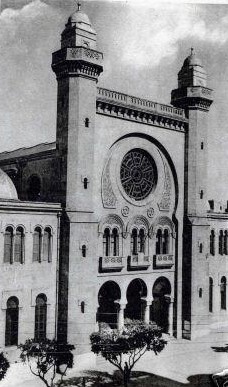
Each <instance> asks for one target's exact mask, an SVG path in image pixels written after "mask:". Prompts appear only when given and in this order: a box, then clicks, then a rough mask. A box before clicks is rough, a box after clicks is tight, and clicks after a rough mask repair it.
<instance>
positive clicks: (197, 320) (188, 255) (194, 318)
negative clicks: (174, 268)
mask: <svg viewBox="0 0 228 387" xmlns="http://www.w3.org/2000/svg"><path fill="white" fill-rule="evenodd" d="M171 101H172V104H173V105H174V106H176V107H180V108H183V109H185V112H186V116H187V118H188V119H189V124H188V129H187V132H186V138H185V187H184V198H185V202H184V209H185V214H184V215H185V216H184V227H183V276H182V280H183V288H182V289H183V295H182V300H183V305H182V318H183V336H184V337H185V338H190V337H191V338H194V337H196V336H197V335H199V331H201V330H203V329H206V325H207V323H208V302H209V295H208V281H209V279H208V276H209V274H208V271H209V263H208V259H207V257H208V240H209V224H208V220H207V209H208V206H207V203H208V202H207V201H208V197H207V183H208V181H207V153H208V128H207V126H208V112H209V108H210V105H211V103H212V90H211V89H209V88H207V76H206V72H205V70H204V68H203V66H202V64H201V61H200V60H199V59H198V58H197V57H196V55H195V52H194V50H193V49H191V54H190V55H189V56H188V57H187V58H186V59H185V61H184V63H183V66H182V68H181V70H180V72H179V74H178V89H176V90H173V91H172V95H171Z"/></svg>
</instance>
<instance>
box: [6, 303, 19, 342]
mask: <svg viewBox="0 0 228 387" xmlns="http://www.w3.org/2000/svg"><path fill="white" fill-rule="evenodd" d="M6 307H7V309H6V328H5V345H6V346H9V345H17V344H18V317H19V301H18V298H17V297H10V298H9V299H8V301H7V304H6Z"/></svg>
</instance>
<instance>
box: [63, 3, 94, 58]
mask: <svg viewBox="0 0 228 387" xmlns="http://www.w3.org/2000/svg"><path fill="white" fill-rule="evenodd" d="M64 47H88V48H91V49H93V50H95V49H96V31H95V30H94V29H93V28H92V25H91V22H90V20H89V17H88V16H87V15H86V13H85V12H83V11H82V10H81V4H80V3H78V9H77V10H76V11H75V12H74V13H73V14H72V15H71V16H70V17H69V19H68V22H67V24H66V26H65V29H64V31H63V32H62V39H61V48H64Z"/></svg>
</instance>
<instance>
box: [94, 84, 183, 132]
mask: <svg viewBox="0 0 228 387" xmlns="http://www.w3.org/2000/svg"><path fill="white" fill-rule="evenodd" d="M97 113H98V114H104V115H111V116H113V117H117V118H121V119H127V120H131V121H137V122H142V123H145V124H149V125H156V126H161V127H164V128H167V129H173V130H177V131H181V132H185V129H186V127H187V124H188V119H187V118H186V116H185V112H184V110H182V109H179V108H175V107H172V106H170V105H164V104H160V103H157V102H153V101H150V100H147V99H143V98H138V97H134V96H130V95H127V94H124V93H119V92H116V91H113V90H108V89H103V88H101V87H98V88H97Z"/></svg>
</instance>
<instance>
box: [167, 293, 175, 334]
mask: <svg viewBox="0 0 228 387" xmlns="http://www.w3.org/2000/svg"><path fill="white" fill-rule="evenodd" d="M173 306H174V298H173V297H170V303H169V316H168V317H169V335H170V336H173Z"/></svg>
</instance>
